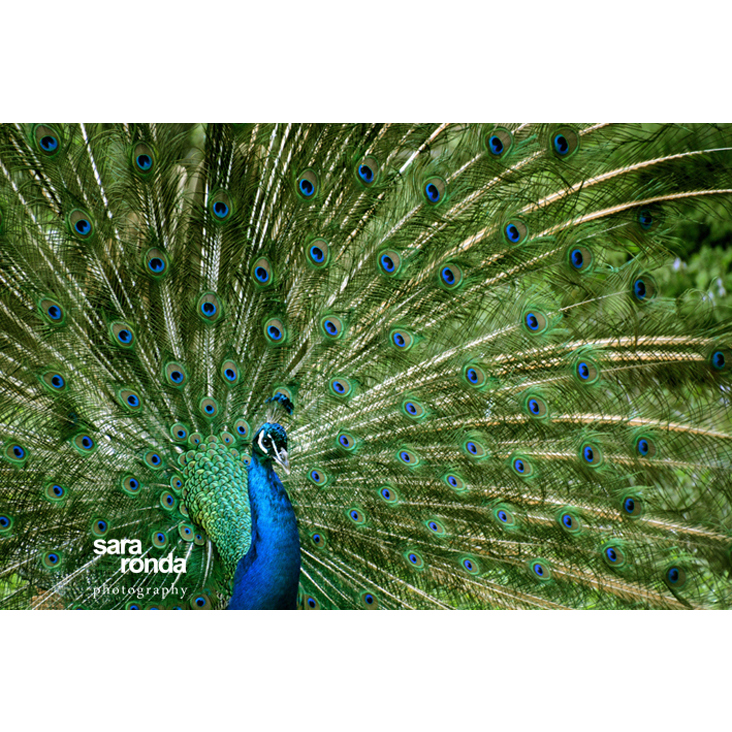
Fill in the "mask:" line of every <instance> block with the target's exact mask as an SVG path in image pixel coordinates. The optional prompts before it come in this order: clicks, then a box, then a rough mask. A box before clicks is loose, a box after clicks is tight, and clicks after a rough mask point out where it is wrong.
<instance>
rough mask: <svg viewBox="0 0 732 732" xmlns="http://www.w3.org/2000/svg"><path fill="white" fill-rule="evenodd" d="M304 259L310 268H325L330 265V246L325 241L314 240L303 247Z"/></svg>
mask: <svg viewBox="0 0 732 732" xmlns="http://www.w3.org/2000/svg"><path fill="white" fill-rule="evenodd" d="M305 258H306V260H307V262H308V264H309V265H310V266H311V267H315V268H316V269H322V268H323V267H327V266H328V264H329V263H330V244H328V242H327V241H325V239H314V240H313V241H311V242H309V243H308V244H306V245H305Z"/></svg>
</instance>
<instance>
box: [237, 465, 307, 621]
mask: <svg viewBox="0 0 732 732" xmlns="http://www.w3.org/2000/svg"><path fill="white" fill-rule="evenodd" d="M248 473H249V503H250V505H251V510H252V543H251V546H250V547H249V551H248V552H247V553H246V554H245V555H244V556H243V557H242V558H241V559H240V560H239V564H238V565H237V567H236V573H235V575H234V593H233V595H232V596H231V600H230V601H229V606H228V608H227V609H228V610H295V609H296V606H297V586H298V582H299V580H300V536H299V534H298V531H297V520H296V518H295V512H294V511H293V510H292V504H291V503H290V498H289V497H288V495H287V491H286V490H285V488H284V486H283V485H282V481H281V480H280V479H279V477H278V476H277V473H275V471H274V470H273V469H272V462H271V461H269V460H267V461H263V462H260V458H259V456H258V455H257V454H256V453H254V454H252V461H251V464H250V465H249V467H248Z"/></svg>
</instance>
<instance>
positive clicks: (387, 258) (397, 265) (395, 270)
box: [376, 249, 402, 277]
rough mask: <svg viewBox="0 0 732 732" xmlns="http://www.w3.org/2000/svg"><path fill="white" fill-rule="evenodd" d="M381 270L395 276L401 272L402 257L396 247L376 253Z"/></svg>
mask: <svg viewBox="0 0 732 732" xmlns="http://www.w3.org/2000/svg"><path fill="white" fill-rule="evenodd" d="M376 261H377V263H378V266H379V272H381V274H383V275H386V276H387V277H394V276H396V275H398V274H399V271H400V270H401V268H402V257H401V254H399V252H397V251H395V250H394V249H384V250H383V251H381V252H379V253H378V254H377V255H376Z"/></svg>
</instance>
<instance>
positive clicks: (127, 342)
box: [109, 320, 135, 348]
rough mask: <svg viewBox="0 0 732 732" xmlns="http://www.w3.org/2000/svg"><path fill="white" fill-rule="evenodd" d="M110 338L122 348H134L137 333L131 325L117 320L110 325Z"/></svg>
mask: <svg viewBox="0 0 732 732" xmlns="http://www.w3.org/2000/svg"><path fill="white" fill-rule="evenodd" d="M109 337H110V338H111V339H112V343H114V345H115V346H118V347H120V348H134V346H135V331H134V330H133V328H132V326H131V325H130V324H129V323H125V322H124V321H122V320H115V321H113V322H111V323H110V324H109Z"/></svg>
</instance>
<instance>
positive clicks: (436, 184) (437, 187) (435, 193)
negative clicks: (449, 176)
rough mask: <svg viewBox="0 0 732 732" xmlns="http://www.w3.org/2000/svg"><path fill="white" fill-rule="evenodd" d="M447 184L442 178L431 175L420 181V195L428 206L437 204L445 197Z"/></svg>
mask: <svg viewBox="0 0 732 732" xmlns="http://www.w3.org/2000/svg"><path fill="white" fill-rule="evenodd" d="M446 192H447V184H446V183H445V181H444V179H443V178H440V177H439V176H432V177H430V178H427V179H426V180H425V181H424V182H423V183H422V196H423V198H424V200H425V202H426V203H427V204H428V205H429V206H437V205H439V204H441V203H443V201H444V200H445V198H446V195H445V194H446Z"/></svg>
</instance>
